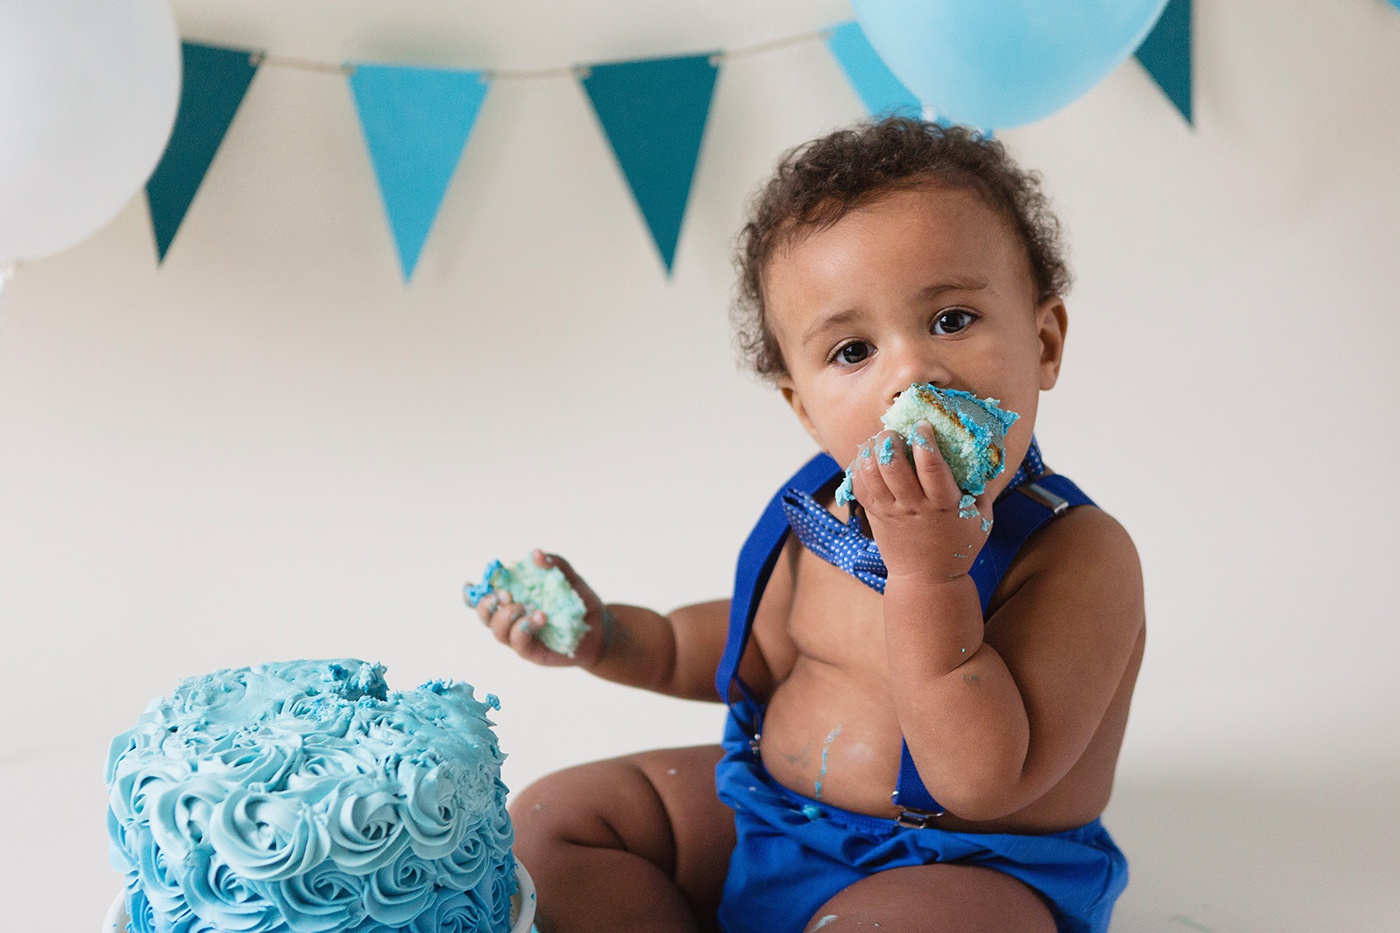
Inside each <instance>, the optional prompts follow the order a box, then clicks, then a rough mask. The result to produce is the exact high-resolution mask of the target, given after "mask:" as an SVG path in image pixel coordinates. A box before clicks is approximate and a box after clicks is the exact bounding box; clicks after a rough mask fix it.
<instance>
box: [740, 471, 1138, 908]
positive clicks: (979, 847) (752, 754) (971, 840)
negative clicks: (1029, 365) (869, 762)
mask: <svg viewBox="0 0 1400 933" xmlns="http://www.w3.org/2000/svg"><path fill="white" fill-rule="evenodd" d="M1032 449H1033V451H1034V445H1032ZM1035 454H1036V456H1035V458H1034V459H1033V458H1031V457H1028V458H1027V462H1026V463H1025V464H1023V467H1027V466H1030V467H1038V469H1033V472H1032V474H1031V476H1032V477H1034V478H1033V479H1031V477H1028V478H1027V479H1028V480H1029V481H1024V482H1018V481H1020V480H1021V476H1020V474H1019V473H1018V475H1017V477H1016V480H1013V485H1012V486H1011V487H1009V488H1008V489H1007V491H1006V492H1003V493H1002V494H1001V496H1000V497H999V498H998V499H997V502H996V523H995V524H994V525H993V527H992V531H991V535H990V536H989V538H988V540H987V542H986V544H985V545H984V546H983V548H982V551H981V553H980V554H979V555H978V558H977V561H976V562H975V564H974V566H973V568H972V571H971V576H972V577H973V579H974V580H975V581H976V583H977V589H978V593H979V595H980V597H981V600H982V610H983V612H984V613H985V612H986V610H987V606H988V605H989V603H990V601H991V597H992V593H993V592H994V591H995V590H996V587H997V584H998V583H999V582H1000V580H1001V577H1002V575H1003V574H1004V573H1005V572H1006V569H1007V567H1009V566H1010V564H1011V561H1012V558H1014V557H1015V555H1016V551H1017V550H1018V549H1019V548H1020V546H1021V544H1022V543H1023V542H1024V541H1025V539H1026V538H1027V537H1028V536H1029V535H1030V533H1031V532H1032V531H1034V530H1035V529H1036V528H1038V527H1039V526H1040V525H1041V524H1043V523H1044V522H1045V521H1048V520H1049V519H1051V518H1053V517H1054V516H1056V515H1058V514H1060V513H1061V512H1063V511H1064V510H1065V509H1067V508H1069V507H1072V506H1075V505H1082V504H1092V503H1091V502H1090V500H1089V498H1088V497H1087V496H1085V495H1084V494H1083V493H1082V492H1080V491H1079V489H1078V488H1077V487H1076V486H1075V485H1074V483H1072V482H1070V481H1069V480H1068V479H1066V478H1065V477H1063V476H1060V475H1058V474H1056V475H1049V476H1038V475H1036V474H1039V473H1040V472H1043V467H1039V463H1038V451H1035ZM841 473H842V470H841V468H840V466H839V465H838V464H837V463H836V461H834V460H832V459H831V458H830V457H828V456H827V455H825V454H820V455H818V456H817V457H814V458H813V459H812V460H811V461H810V462H808V463H807V465H806V466H804V467H803V468H802V469H801V470H799V471H798V472H797V474H796V475H794V476H793V477H792V479H791V480H789V481H788V483H787V484H786V486H785V487H784V488H783V489H782V490H780V491H779V492H778V494H777V495H775V496H774V497H773V499H772V501H771V502H769V504H768V507H767V509H766V510H765V511H764V513H763V516H762V517H761V518H760V519H759V522H758V525H757V526H756V527H755V528H754V530H753V532H752V533H750V535H749V538H748V540H747V541H746V542H745V543H744V547H743V550H741V551H740V554H739V566H738V571H737V573H736V577H735V587H734V598H733V600H732V601H731V603H730V618H729V637H728V642H727V643H726V645H725V652H724V657H723V660H722V661H721V662H720V666H719V670H718V674H717V677H716V686H717V688H718V689H719V693H720V697H721V698H722V699H724V700H725V701H727V702H728V703H729V718H728V720H727V722H726V723H725V729H724V740H723V745H724V757H723V758H722V759H721V760H720V762H719V765H718V766H717V767H716V771H715V785H716V788H717V790H718V792H719V796H720V799H722V800H723V801H724V802H725V803H726V804H728V805H729V806H730V808H732V809H733V810H734V822H735V828H736V831H737V837H738V838H737V842H736V845H735V849H734V854H733V855H732V856H731V858H730V863H729V874H728V876H727V878H726V879H725V884H724V893H723V896H722V899H721V901H720V908H719V920H720V926H721V928H722V929H723V930H725V931H726V933H801V931H802V930H803V928H804V927H805V926H806V924H807V923H808V921H809V920H810V919H812V917H813V915H814V914H815V913H816V911H817V910H818V909H819V908H820V907H821V906H822V905H823V904H824V903H826V902H827V901H828V900H829V899H830V898H832V897H833V896H835V895H836V894H837V893H839V892H840V891H842V890H844V889H845V888H847V887H849V886H850V885H851V884H853V883H854V882H856V881H859V880H860V879H861V878H864V877H867V876H868V875H872V874H874V873H875V872H878V871H881V870H883V869H887V868H898V867H902V866H907V865H927V864H930V863H933V862H958V863H961V864H966V865H978V866H982V867H986V868H993V869H996V870H997V871H1001V872H1004V873H1006V874H1008V875H1011V876H1012V877H1014V878H1017V879H1019V880H1020V881H1022V882H1024V883H1025V884H1027V885H1029V886H1030V887H1031V888H1032V889H1034V890H1035V891H1036V892H1037V893H1038V894H1039V895H1040V896H1041V898H1042V899H1043V900H1044V901H1045V902H1046V904H1047V905H1048V906H1049V908H1050V911H1051V913H1052V914H1053V915H1054V918H1055V925H1056V928H1057V929H1058V930H1059V931H1060V933H1071V931H1072V933H1103V931H1107V930H1108V923H1109V916H1110V914H1111V913H1112V911H1113V904H1114V902H1115V901H1116V900H1117V898H1118V896H1119V895H1120V894H1121V893H1122V892H1123V889H1124V888H1125V887H1127V884H1128V863H1127V860H1126V859H1125V858H1124V856H1123V853H1122V852H1121V851H1119V849H1118V847H1117V846H1116V845H1115V844H1114V842H1113V840H1112V838H1110V837H1109V835H1108V832H1107V830H1105V829H1104V827H1103V825H1102V824H1101V823H1100V822H1099V821H1098V820H1097V819H1096V820H1094V821H1092V822H1090V823H1087V824H1085V825H1084V826H1080V827H1078V828H1076V829H1071V830H1067V831H1065V832H1059V833H1047V834H1044V835H1022V834H1014V833H965V832H949V831H947V830H942V829H938V828H936V827H930V826H925V825H923V823H924V822H925V821H926V820H927V819H928V818H930V815H937V814H940V813H941V811H942V808H941V807H940V806H939V805H938V803H937V802H936V801H935V800H934V799H933V797H932V796H931V795H930V794H929V792H928V791H927V790H926V789H925V788H924V786H923V783H922V781H920V780H919V777H918V771H917V770H916V769H915V767H914V763H913V759H912V757H911V756H910V754H909V747H908V745H907V744H905V746H904V748H903V750H902V752H901V763H900V774H899V782H898V787H897V790H896V791H895V794H894V801H895V803H896V805H898V806H900V807H901V808H902V810H903V811H904V812H903V813H902V814H901V816H900V818H899V819H898V820H891V819H884V818H881V817H874V816H868V815H866V814H862V813H853V812H850V811H847V810H842V809H840V808H837V807H832V806H830V805H828V804H825V803H822V802H821V801H818V800H814V799H811V798H807V797H803V796H801V795H799V794H797V793H794V792H793V791H791V790H788V789H787V788H786V787H784V786H782V785H781V784H779V783H778V782H777V781H775V780H774V779H773V778H772V777H771V776H770V775H769V774H768V772H767V770H766V769H765V768H764V767H763V764H762V762H761V761H760V760H759V756H758V747H759V743H758V736H759V732H760V731H761V727H762V717H763V712H764V707H763V704H761V703H759V702H758V701H757V700H756V699H755V698H754V696H753V694H752V692H751V691H750V690H749V689H748V687H747V685H745V684H744V682H743V681H742V680H741V679H740V678H739V677H738V669H739V659H740V657H741V656H742V654H743V651H744V646H745V645H746V644H747V642H748V636H749V632H750V630H751V628H752V625H753V618H754V614H755V612H756V610H757V608H758V602H759V598H760V597H761V596H762V593H763V589H764V587H765V586H766V585H767V582H768V579H769V577H770V575H771V574H772V571H773V567H774V565H775V564H776V563H777V560H778V555H779V552H780V551H781V550H782V545H783V541H784V539H785V538H786V536H787V533H788V530H789V526H788V518H787V516H786V514H785V512H784V510H783V499H784V496H785V494H787V495H788V496H789V497H791V493H790V492H789V490H798V491H800V492H803V493H809V494H812V493H816V492H817V491H818V490H820V489H822V488H824V487H827V486H829V485H830V484H831V483H832V482H833V481H834V480H835V479H836V478H837V477H838V476H840V475H841ZM1013 490H1014V491H1015V493H1013ZM852 572H854V571H852ZM857 576H859V574H857ZM866 582H869V581H866ZM871 585H872V586H876V584H873V583H872V584H871ZM876 588H877V589H882V585H880V586H876Z"/></svg>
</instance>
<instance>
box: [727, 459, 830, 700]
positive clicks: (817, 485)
mask: <svg viewBox="0 0 1400 933" xmlns="http://www.w3.org/2000/svg"><path fill="white" fill-rule="evenodd" d="M844 473H845V471H844V470H842V469H841V466H840V465H839V464H838V463H837V462H836V461H835V460H833V459H832V458H831V457H829V456H827V455H826V454H817V455H816V456H815V457H813V458H812V459H811V460H808V461H807V463H806V465H804V466H803V467H802V469H800V470H798V471H797V472H796V473H795V474H793V477H792V479H790V480H788V481H787V482H786V483H784V484H783V486H782V488H781V489H779V490H778V491H777V492H776V493H775V494H774V495H773V498H772V499H771V500H769V502H768V507H767V508H765V509H764V510H763V515H762V516H760V517H759V519H758V524H757V525H755V526H754V529H753V531H751V532H749V537H748V540H747V541H745V542H744V546H743V548H742V549H741V550H740V551H739V565H738V567H737V568H736V569H735V572H734V596H733V598H731V599H730V601H729V638H728V641H726V642H725V644H724V656H723V657H722V658H721V659H720V662H719V669H718V670H717V671H716V672H715V689H716V690H718V691H719V698H720V699H721V700H722V701H724V702H726V703H728V702H729V698H730V692H731V690H732V689H733V686H734V683H735V681H736V680H738V675H739V659H740V658H741V657H743V654H744V646H745V645H747V644H748V642H749V633H750V632H751V631H752V630H753V618H754V614H755V613H757V612H758V601H759V598H760V597H761V596H762V595H763V590H764V588H765V587H767V586H768V578H769V577H771V576H772V575H773V567H774V566H776V565H777V563H778V554H779V553H780V552H781V551H782V549H783V541H784V540H786V538H787V534H788V520H787V515H786V514H785V513H784V512H783V493H784V492H786V491H787V490H788V489H800V490H801V491H803V492H805V493H809V494H812V495H815V494H816V493H817V491H818V490H820V489H821V488H822V487H823V486H825V485H827V484H828V483H830V482H832V481H833V480H835V479H836V478H837V477H838V476H842V475H844ZM739 688H740V690H742V691H745V692H747V688H745V687H744V686H743V681H739ZM746 725H747V724H746Z"/></svg>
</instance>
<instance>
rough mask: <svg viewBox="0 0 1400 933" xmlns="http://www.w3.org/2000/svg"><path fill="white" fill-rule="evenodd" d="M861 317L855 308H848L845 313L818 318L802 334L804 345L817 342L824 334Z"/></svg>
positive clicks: (838, 312) (840, 312)
mask: <svg viewBox="0 0 1400 933" xmlns="http://www.w3.org/2000/svg"><path fill="white" fill-rule="evenodd" d="M860 316H861V313H860V312H859V311H857V310H856V309H855V308H847V309H846V310H844V311H837V312H836V313H835V314H828V315H827V316H826V317H823V318H818V319H817V320H816V321H814V322H812V326H811V327H809V328H807V330H806V331H804V332H803V334H802V345H803V346H804V347H805V346H806V345H807V344H809V343H811V342H812V341H813V340H816V339H817V338H818V337H820V336H821V335H822V334H824V333H826V332H827V331H829V330H834V329H835V328H837V327H843V326H845V325H847V324H849V323H851V322H852V321H854V320H856V319H857V318H859V317H860Z"/></svg>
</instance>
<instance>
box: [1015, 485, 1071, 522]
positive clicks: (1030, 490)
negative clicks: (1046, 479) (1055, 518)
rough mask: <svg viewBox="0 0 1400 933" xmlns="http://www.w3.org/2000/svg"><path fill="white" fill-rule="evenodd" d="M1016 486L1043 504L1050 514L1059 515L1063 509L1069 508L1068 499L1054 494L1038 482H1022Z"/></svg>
mask: <svg viewBox="0 0 1400 933" xmlns="http://www.w3.org/2000/svg"><path fill="white" fill-rule="evenodd" d="M1016 488H1017V489H1018V490H1020V491H1021V492H1023V493H1025V494H1026V495H1027V496H1030V497H1031V498H1032V499H1034V500H1035V501H1036V502H1039V503H1040V504H1041V505H1043V506H1045V507H1046V508H1047V509H1049V510H1050V512H1051V514H1052V515H1059V514H1060V513H1061V512H1063V511H1064V510H1065V509H1067V508H1069V500H1068V499H1064V498H1061V497H1060V496H1057V495H1055V494H1054V493H1053V492H1051V491H1050V490H1048V489H1046V488H1045V487H1044V486H1042V485H1040V484H1039V483H1023V484H1022V485H1020V486H1017V487H1016Z"/></svg>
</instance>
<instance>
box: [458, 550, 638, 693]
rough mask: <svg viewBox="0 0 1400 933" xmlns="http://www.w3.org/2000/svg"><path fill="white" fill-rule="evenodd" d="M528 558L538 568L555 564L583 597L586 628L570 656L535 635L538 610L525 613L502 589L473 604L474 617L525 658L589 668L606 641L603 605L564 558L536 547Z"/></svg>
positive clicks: (541, 620)
mask: <svg viewBox="0 0 1400 933" xmlns="http://www.w3.org/2000/svg"><path fill="white" fill-rule="evenodd" d="M530 558H531V559H532V560H533V561H534V562H535V566H537V567H539V568H541V569H548V568H549V567H558V568H559V570H560V571H561V572H562V573H563V574H564V577H565V579H567V580H568V581H569V585H570V586H571V587H573V589H574V592H575V593H578V595H579V598H580V599H582V600H583V607H584V615H583V621H584V622H585V623H587V625H588V631H587V632H585V633H584V636H583V638H582V639H581V640H580V641H579V643H578V648H577V649H576V650H575V651H574V656H573V657H572V658H571V657H569V656H568V655H567V654H561V653H560V652H558V651H554V650H553V649H551V648H548V647H546V646H545V644H544V642H542V641H540V640H539V639H538V638H536V637H535V633H536V632H538V631H539V630H540V629H542V628H543V627H544V623H545V615H544V613H543V612H541V611H539V610H536V611H535V612H532V613H527V612H526V611H525V607H524V606H523V605H522V604H520V603H517V602H515V601H514V600H512V599H511V596H510V593H509V592H507V591H506V590H492V591H491V593H490V595H488V596H486V597H485V598H483V599H482V600H481V602H479V603H478V604H477V606H476V614H477V617H478V618H480V619H481V621H482V622H485V623H486V627H487V628H489V629H490V630H491V634H492V635H494V636H496V640H497V641H499V642H500V643H501V644H503V645H508V646H509V647H510V648H511V649H512V650H514V651H515V653H516V654H518V655H520V656H521V657H522V658H524V659H525V660H527V661H533V662H534V663H536V664H542V665H544V666H546V667H567V666H570V665H577V666H579V667H591V666H592V665H593V664H595V663H597V661H598V660H599V658H601V657H602V654H603V648H604V646H605V643H606V641H607V639H606V637H605V636H606V633H607V628H608V626H609V625H611V624H612V620H611V619H610V618H607V616H608V611H607V609H606V607H604V606H603V601H602V600H601V599H599V598H598V594H597V593H594V592H593V588H592V587H590V586H589V585H588V584H587V583H585V582H583V579H582V578H581V577H579V575H578V574H576V573H574V569H573V568H572V567H570V566H569V562H568V561H566V560H564V558H562V557H559V556H558V555H557V554H546V553H544V552H543V551H541V550H539V549H538V548H537V549H535V550H534V551H531V552H530Z"/></svg>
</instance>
